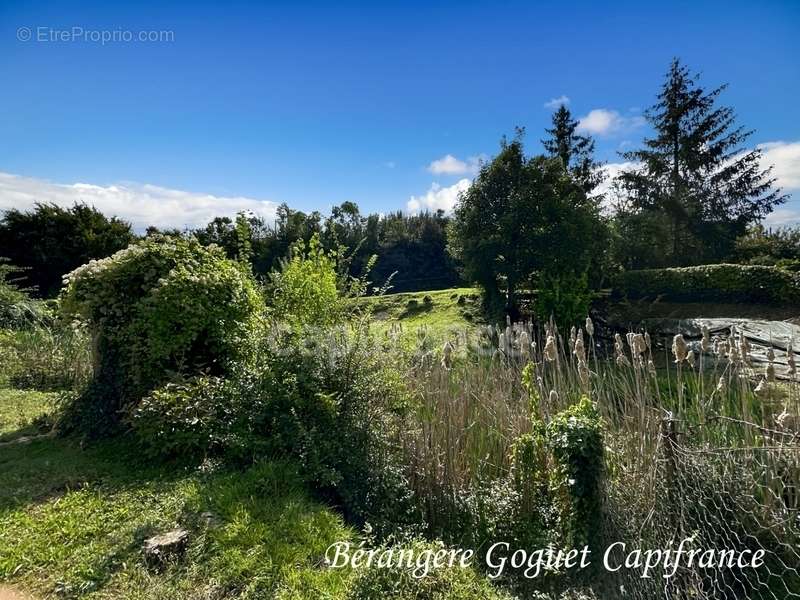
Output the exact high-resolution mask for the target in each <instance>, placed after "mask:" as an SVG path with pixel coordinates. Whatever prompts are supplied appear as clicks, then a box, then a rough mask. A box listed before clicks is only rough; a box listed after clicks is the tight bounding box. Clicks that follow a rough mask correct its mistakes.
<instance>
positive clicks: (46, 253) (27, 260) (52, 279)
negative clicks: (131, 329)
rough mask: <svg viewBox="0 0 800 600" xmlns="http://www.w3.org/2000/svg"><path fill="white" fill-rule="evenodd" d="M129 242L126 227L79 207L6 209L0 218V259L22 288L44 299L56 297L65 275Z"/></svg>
mask: <svg viewBox="0 0 800 600" xmlns="http://www.w3.org/2000/svg"><path fill="white" fill-rule="evenodd" d="M133 240H134V235H133V233H131V226H130V225H129V224H128V223H125V222H124V221H120V220H119V219H116V218H111V219H108V218H107V217H105V216H104V215H103V214H102V213H101V212H99V211H98V210H96V209H95V208H93V207H90V206H87V205H85V204H76V205H75V206H73V207H72V208H61V207H59V206H56V205H55V204H37V205H36V207H35V208H34V209H33V210H32V211H30V212H22V211H19V210H17V209H11V210H7V211H6V212H5V214H4V215H3V218H2V220H0V248H2V249H3V251H2V252H3V255H4V256H5V257H7V258H8V259H10V261H11V263H12V264H13V265H14V266H16V267H19V268H20V271H19V279H20V281H21V283H22V285H23V286H24V287H26V288H31V289H32V290H33V291H34V293H35V294H36V295H38V296H41V297H44V298H52V297H54V296H56V295H57V294H58V292H59V290H60V289H61V278H62V277H63V275H64V274H65V273H68V272H70V271H72V270H73V269H75V268H76V267H79V266H80V265H82V264H85V263H87V262H89V260H91V259H97V258H103V257H106V256H109V255H110V254H113V253H114V252H116V251H117V250H121V249H122V248H125V247H126V246H127V245H128V244H130V243H131V242H132V241H133Z"/></svg>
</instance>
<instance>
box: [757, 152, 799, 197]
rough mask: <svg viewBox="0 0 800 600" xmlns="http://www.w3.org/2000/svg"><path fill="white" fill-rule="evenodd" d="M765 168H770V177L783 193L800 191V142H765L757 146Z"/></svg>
mask: <svg viewBox="0 0 800 600" xmlns="http://www.w3.org/2000/svg"><path fill="white" fill-rule="evenodd" d="M758 147H759V148H760V149H761V152H762V156H763V159H762V160H763V163H764V165H765V166H772V167H773V169H772V175H773V176H774V177H776V178H777V180H778V181H777V185H778V187H780V188H782V189H783V190H784V191H789V190H800V142H767V143H766V144H759V146H758Z"/></svg>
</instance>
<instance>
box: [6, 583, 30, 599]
mask: <svg viewBox="0 0 800 600" xmlns="http://www.w3.org/2000/svg"><path fill="white" fill-rule="evenodd" d="M0 600H36V599H35V598H34V597H33V596H31V595H30V594H26V593H25V592H21V591H20V590H18V589H17V588H13V587H11V586H9V585H3V584H2V583H0Z"/></svg>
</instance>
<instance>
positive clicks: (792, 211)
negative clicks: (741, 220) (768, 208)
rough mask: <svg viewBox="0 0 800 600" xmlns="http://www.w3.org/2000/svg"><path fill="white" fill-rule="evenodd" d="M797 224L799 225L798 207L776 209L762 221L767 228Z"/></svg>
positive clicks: (799, 212) (799, 208) (799, 207)
mask: <svg viewBox="0 0 800 600" xmlns="http://www.w3.org/2000/svg"><path fill="white" fill-rule="evenodd" d="M798 224H800V206H795V208H791V207H788V208H787V207H784V208H776V209H775V210H773V211H772V212H771V213H770V214H768V215H767V217H766V218H765V219H764V225H766V226H767V227H782V226H784V225H798Z"/></svg>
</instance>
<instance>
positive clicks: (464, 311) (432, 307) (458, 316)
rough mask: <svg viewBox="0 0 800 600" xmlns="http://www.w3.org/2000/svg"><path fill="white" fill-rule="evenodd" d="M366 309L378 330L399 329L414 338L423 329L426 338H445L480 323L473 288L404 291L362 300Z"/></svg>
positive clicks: (480, 317)
mask: <svg viewBox="0 0 800 600" xmlns="http://www.w3.org/2000/svg"><path fill="white" fill-rule="evenodd" d="M361 302H363V303H364V304H365V305H366V306H368V307H369V309H370V312H371V315H372V318H373V319H374V322H375V324H376V326H377V327H378V328H382V329H385V330H389V329H390V328H392V327H398V328H401V329H402V334H403V336H413V335H415V334H416V331H417V329H419V328H420V327H424V328H426V329H427V330H428V333H429V335H431V336H432V337H434V338H436V339H444V338H446V337H447V336H448V335H451V334H452V333H453V332H458V331H464V329H468V328H471V327H473V326H474V325H475V324H478V323H481V322H482V319H483V315H482V313H481V305H480V295H479V292H478V290H477V289H475V288H451V289H446V290H436V291H428V292H407V293H401V294H387V295H385V296H379V297H371V298H364V299H362V300H361Z"/></svg>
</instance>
